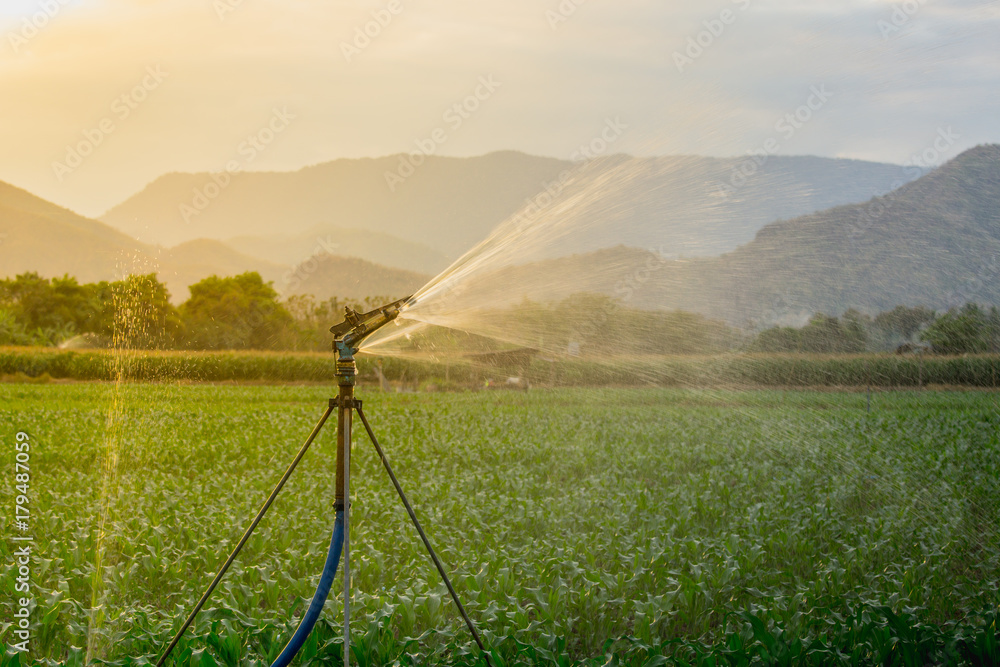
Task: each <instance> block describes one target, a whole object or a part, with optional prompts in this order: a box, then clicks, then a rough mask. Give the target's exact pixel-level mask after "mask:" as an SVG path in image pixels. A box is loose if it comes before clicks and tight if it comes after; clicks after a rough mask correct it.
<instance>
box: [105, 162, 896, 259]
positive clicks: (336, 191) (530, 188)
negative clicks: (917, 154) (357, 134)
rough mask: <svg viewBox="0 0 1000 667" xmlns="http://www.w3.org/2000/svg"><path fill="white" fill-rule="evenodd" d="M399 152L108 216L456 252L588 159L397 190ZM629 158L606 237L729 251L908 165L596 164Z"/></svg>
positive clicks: (445, 167)
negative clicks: (626, 232)
mask: <svg viewBox="0 0 1000 667" xmlns="http://www.w3.org/2000/svg"><path fill="white" fill-rule="evenodd" d="M404 159H405V158H404V157H403V156H399V155H396V156H390V157H384V158H377V159H360V160H347V159H345V160H336V161H333V162H328V163H324V164H320V165H316V166H312V167H307V168H304V169H301V170H299V171H296V172H280V173H279V172H250V173H243V174H236V175H234V176H232V177H231V180H230V181H229V182H228V183H227V184H226V185H225V187H220V186H219V185H218V184H217V183H216V182H214V181H213V177H212V176H211V175H210V174H168V175H166V176H163V177H161V178H159V179H157V180H156V181H154V182H152V183H150V184H149V185H148V186H146V188H145V189H143V190H142V191H141V192H139V193H137V194H136V195H134V196H133V197H131V198H129V199H128V200H126V201H125V202H123V203H121V204H119V205H118V206H116V207H114V208H112V209H111V210H109V211H108V212H107V213H105V214H104V215H103V216H102V217H101V219H102V220H103V221H105V222H107V223H109V224H111V225H114V226H115V227H117V228H118V229H121V230H123V231H125V232H127V233H129V234H132V235H135V236H136V237H137V238H140V239H142V240H144V241H147V242H156V243H163V244H174V243H179V242H182V241H185V240H190V239H193V238H199V237H207V238H216V239H231V238H235V237H248V236H256V237H262V238H264V239H270V238H273V237H274V236H275V235H278V234H281V235H289V236H301V235H307V233H308V232H309V231H310V230H313V229H315V228H317V227H323V228H330V227H336V228H344V229H354V230H363V231H365V232H377V233H379V234H389V235H392V236H394V237H397V238H398V239H403V240H405V241H409V242H412V243H418V244H420V245H422V246H425V247H428V248H430V249H432V250H433V251H434V252H436V253H439V254H441V255H444V256H446V257H447V258H450V259H454V258H456V257H457V256H458V255H459V254H461V253H462V252H464V251H465V250H467V249H469V248H470V247H472V246H473V245H474V244H475V243H477V242H478V241H480V240H481V239H483V238H484V237H486V236H487V234H488V233H489V232H490V231H491V230H492V229H493V228H494V227H495V226H497V225H498V224H499V223H500V222H502V221H503V220H505V219H507V218H508V217H510V216H511V215H513V214H515V213H517V212H518V211H519V210H521V209H522V208H523V207H525V206H526V204H527V203H528V202H529V201H535V202H537V203H542V204H544V203H545V202H546V201H547V200H548V199H549V198H550V197H549V195H550V194H555V195H557V196H558V194H559V190H560V186H559V183H560V175H561V174H563V173H565V172H566V171H567V170H572V169H575V168H579V165H575V164H573V163H570V162H565V161H561V160H555V159H550V158H542V157H534V156H529V155H525V154H523V153H517V152H499V153H491V154H489V155H484V156H481V157H474V158H450V157H435V156H431V157H428V158H426V161H425V162H424V164H422V165H421V166H420V167H417V168H415V169H414V170H413V174H412V175H411V176H409V177H408V178H406V179H405V180H404V181H403V182H401V183H399V182H395V183H394V184H393V185H394V189H390V185H389V184H388V183H387V179H386V174H387V173H390V174H391V173H398V171H399V168H400V164H401V161H402V160H404ZM622 161H631V162H632V165H631V167H630V168H631V171H633V172H634V174H635V175H634V177H633V178H632V179H631V180H630V181H629V182H628V183H618V184H617V185H616V186H615V187H613V188H607V189H600V190H595V191H594V192H593V193H592V195H593V196H594V197H595V198H599V199H600V200H601V210H602V211H604V212H607V211H615V215H618V216H621V218H622V222H623V226H625V227H627V228H628V229H630V230H632V233H631V235H630V236H629V238H624V239H605V240H603V243H604V244H605V245H606V246H609V247H610V246H613V245H615V244H616V243H622V242H624V243H626V244H627V245H631V246H635V247H660V246H661V245H663V244H666V245H667V246H669V247H670V248H672V250H673V252H674V254H682V255H688V256H704V255H714V254H719V253H722V252H726V251H728V250H732V249H733V248H735V247H737V246H738V245H739V244H740V243H745V242H747V241H749V240H751V239H752V238H753V235H754V234H755V233H756V231H757V230H758V229H760V228H761V227H763V226H764V225H765V224H767V223H770V222H773V221H775V220H778V219H782V218H790V217H794V216H798V215H802V214H805V213H811V212H814V211H817V210H822V209H825V208H829V207H831V206H836V205H840V204H845V203H853V202H860V201H865V200H867V199H869V198H871V197H872V196H873V195H875V194H879V193H883V192H887V191H888V190H890V189H892V188H893V187H897V186H898V185H900V184H902V183H903V182H905V181H906V180H908V177H907V174H906V173H905V172H904V169H903V168H902V167H898V166H894V165H888V164H881V163H872V162H862V161H857V160H838V159H827V158H817V157H781V156H770V157H768V158H767V159H766V160H764V159H760V158H758V159H757V160H756V161H755V159H754V158H751V157H741V158H727V159H722V158H705V157H690V156H682V157H661V158H628V157H625V156H614V157H608V158H603V159H601V160H598V161H597V163H596V164H597V165H598V166H601V165H608V166H609V167H612V168H613V167H614V166H615V165H620V164H621V163H622ZM404 173H405V172H404ZM745 174H750V175H749V176H745ZM216 178H217V179H219V181H220V182H222V183H225V181H226V178H225V177H219V176H217V177H216ZM209 195H214V197H213V198H209ZM536 196H537V199H535V198H536ZM199 207H201V209H199ZM380 238H384V237H380ZM592 240H596V239H592ZM267 243H268V242H267V240H263V241H251V240H249V239H245V238H241V240H240V242H239V246H238V247H239V248H241V249H244V250H250V249H251V248H256V247H259V245H260V244H265V245H266V244H267ZM305 245H306V246H307V247H308V246H309V245H310V243H309V242H306V243H305ZM313 245H315V242H314V243H313ZM359 245H363V246H365V253H367V254H364V253H362V251H361V250H357V251H356V252H355V251H353V250H352V251H351V252H350V253H339V254H357V255H358V256H361V257H364V258H366V259H371V260H375V261H379V262H385V263H389V264H391V265H393V266H399V267H405V268H410V269H418V270H432V267H436V266H438V265H437V264H435V263H433V262H429V263H427V264H426V265H419V266H418V265H414V264H408V265H403V264H399V263H395V262H390V261H389V259H388V258H387V257H386V256H383V255H376V254H373V252H372V251H371V247H372V246H378V245H379V242H378V241H372V242H370V243H365V244H359ZM300 248H301V246H300ZM296 252H298V249H297V250H296ZM307 252H308V250H307ZM268 258H269V259H272V260H274V259H277V255H268ZM421 261H423V260H421ZM422 267H426V268H422Z"/></svg>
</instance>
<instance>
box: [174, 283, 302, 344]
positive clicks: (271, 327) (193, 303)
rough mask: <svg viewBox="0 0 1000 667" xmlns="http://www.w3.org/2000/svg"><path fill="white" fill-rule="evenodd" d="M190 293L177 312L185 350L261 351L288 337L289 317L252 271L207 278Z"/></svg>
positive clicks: (192, 288) (282, 341) (269, 285)
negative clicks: (183, 335) (182, 327)
mask: <svg viewBox="0 0 1000 667" xmlns="http://www.w3.org/2000/svg"><path fill="white" fill-rule="evenodd" d="M190 289H191V297H190V298H189V299H188V300H187V301H185V302H184V303H183V304H182V305H181V308H180V313H181V318H182V321H183V323H184V327H185V330H186V335H185V342H186V344H187V346H189V347H193V348H198V349H216V350H236V349H255V350H264V349H271V348H275V347H280V346H281V345H282V344H283V343H284V342H286V341H287V339H288V337H289V335H290V333H291V327H292V317H291V315H289V314H288V311H287V310H285V308H284V307H283V306H282V305H281V304H280V303H278V293H277V292H275V291H274V288H273V287H272V284H271V283H270V282H267V283H265V282H264V281H263V280H262V279H261V277H260V274H258V273H257V272H255V271H252V272H248V273H243V274H241V275H238V276H233V277H229V278H219V277H218V276H209V277H208V278H205V279H204V280H202V281H201V282H199V283H196V284H194V285H192V286H191V288H190Z"/></svg>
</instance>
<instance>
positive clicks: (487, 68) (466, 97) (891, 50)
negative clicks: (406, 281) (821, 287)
mask: <svg viewBox="0 0 1000 667" xmlns="http://www.w3.org/2000/svg"><path fill="white" fill-rule="evenodd" d="M379 20H381V23H379V22H377V21H379ZM366 28H367V30H368V32H369V33H370V34H371V35H373V36H370V37H369V36H364V37H359V35H363V33H364V31H365V29H366ZM998 36H1000V2H997V1H993V2H972V1H952V2H945V1H942V0H925V1H924V2H918V0H907V2H905V3H904V2H899V3H891V2H883V1H879V0H836V1H834V0H797V1H791V0H785V1H782V0H708V1H706V0H698V1H697V2H696V1H694V0H683V1H677V2H640V1H638V0H576V2H574V0H562V2H560V1H559V0H540V1H537V0H532V1H528V0H488V1H478V2H472V1H469V0H392V1H391V2H390V1H389V0H385V1H380V0H376V1H372V2H346V1H340V0H323V1H320V0H189V1H187V2H181V1H170V0H2V1H0V118H2V123H0V145H2V146H3V148H2V150H0V180H3V181H6V182H9V183H12V184H14V185H17V186H19V187H23V188H26V189H28V190H30V191H31V192H33V193H35V194H38V195H40V196H42V197H45V198H46V199H49V200H52V201H54V202H56V203H59V204H61V205H64V206H67V207H69V208H72V209H74V210H76V211H79V212H81V213H84V214H87V215H92V216H94V215H99V214H100V213H102V212H104V211H105V210H106V209H107V208H109V207H111V206H113V205H114V204H117V203H119V202H120V201H121V200H123V199H125V198H126V197H128V196H129V195H131V194H133V193H134V192H136V191H137V190H139V189H141V188H142V187H143V186H144V185H145V184H146V183H148V182H149V181H151V180H153V179H155V178H156V177H158V176H160V175H161V174H164V173H167V172H170V171H217V170H221V169H223V168H224V167H225V165H226V163H227V162H229V161H231V160H234V159H236V160H239V161H240V163H241V166H242V167H243V168H245V169H251V170H292V169H297V168H299V167H302V166H305V165H309V164H314V163H317V162H322V161H326V160H332V159H336V158H342V157H352V158H354V157H375V156H382V155H388V154H393V153H399V152H404V151H406V152H409V151H414V150H417V143H416V142H422V144H423V145H424V146H428V145H430V144H429V143H428V142H429V141H431V139H430V137H431V136H432V133H433V132H434V131H435V130H436V129H440V130H441V131H442V132H441V133H439V134H438V137H439V138H440V137H442V136H443V137H444V140H443V141H436V142H433V143H434V152H436V153H437V154H442V155H455V156H468V155H478V154H482V153H486V152H489V151H494V150H503V149H515V150H521V151H525V152H528V153H533V154H538V155H550V156H556V157H562V158H569V157H571V156H573V157H579V155H580V154H579V153H578V149H579V147H580V146H586V145H589V144H591V142H592V141H594V140H595V139H597V138H598V137H600V136H601V133H602V131H603V129H604V128H605V127H606V126H607V124H608V123H609V122H616V123H618V124H619V125H620V126H624V129H623V131H622V132H621V133H620V136H619V137H617V140H616V141H615V142H614V145H613V146H610V147H609V148H608V150H609V151H614V152H628V153H631V154H636V155H668V154H681V153H688V154H702V155H718V156H728V155H738V154H742V153H744V152H746V151H753V150H760V149H761V147H762V146H763V145H764V144H765V142H767V141H768V140H769V139H773V140H775V142H776V143H777V144H778V145H779V149H778V152H780V153H783V154H817V155H824V156H842V157H854V158H863V159H871V160H882V161H888V162H896V163H904V162H906V161H908V160H909V159H910V158H911V156H913V155H921V154H924V153H927V155H928V156H930V157H935V154H936V157H937V161H942V160H946V159H948V158H950V157H953V156H954V155H956V154H957V153H958V152H960V151H961V150H962V149H964V148H967V147H969V146H972V145H975V144H979V143H985V142H998V141H1000V37H998ZM698 42H700V43H701V45H698ZM817 91H819V92H817ZM477 95H478V97H477ZM123 96H124V97H123ZM808 104H812V107H813V108H812V109H809V108H808V106H805V107H804V108H805V109H806V110H805V111H803V109H802V108H801V107H803V105H808ZM454 105H459V107H460V108H459V109H455V108H454ZM449 110H450V111H449ZM796 112H798V113H799V119H798V120H796V121H795V122H792V120H794V118H795V117H794V114H795V113H796ZM786 114H793V117H792V119H786V121H785V123H784V124H783V125H782V124H781V122H780V121H781V120H782V118H783V117H784V116H785V115H786ZM803 118H805V119H806V120H805V121H803V120H802V119H803ZM779 126H780V128H781V129H779ZM789 127H792V128H793V131H789V130H788V129H787V128H789ZM945 134H947V136H949V137H951V139H950V140H949V141H948V142H943V141H940V140H939V138H940V137H941V136H944V135H945ZM249 136H255V137H256V138H257V146H256V147H252V146H250V145H249V144H247V143H246V142H247V138H248V137H249ZM936 140H937V141H938V148H937V149H935V148H934V146H935V141H936ZM81 143H82V144H83V147H82V152H86V153H87V155H85V156H83V155H81V156H79V159H77V158H72V157H70V155H69V153H72V152H74V150H75V149H74V147H78V146H80V145H81ZM599 143H600V142H598V144H599ZM945 144H947V145H945ZM772 145H773V144H772ZM88 147H89V148H88ZM938 149H941V150H938ZM251 156H252V157H251ZM74 162H75V166H72V165H71V164H70V163H74ZM60 165H61V166H60Z"/></svg>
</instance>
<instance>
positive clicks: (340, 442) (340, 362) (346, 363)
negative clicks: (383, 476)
mask: <svg viewBox="0 0 1000 667" xmlns="http://www.w3.org/2000/svg"><path fill="white" fill-rule="evenodd" d="M406 301H407V299H401V300H400V301H397V302H395V303H392V304H389V305H388V306H383V307H382V308H379V309H375V310H373V311H372V312H370V313H365V314H363V315H362V314H359V313H357V312H355V311H353V310H351V309H347V315H346V319H345V321H344V322H343V323H342V324H340V325H337V326H334V327H332V328H331V330H330V331H331V332H332V333H334V334H335V335H336V336H337V338H336V339H335V341H334V349H335V350H336V351H337V385H338V388H339V392H338V395H337V398H331V399H330V404H329V406H328V407H327V409H326V412H324V414H323V416H322V417H321V418H320V420H319V423H317V424H316V426H315V428H313V430H312V432H311V433H310V434H309V437H308V438H307V439H306V441H305V443H304V444H303V445H302V447H301V449H299V452H298V454H296V456H295V458H294V459H293V460H292V462H291V464H290V465H289V466H288V468H287V469H286V470H285V473H284V475H282V476H281V479H280V480H279V481H278V484H277V485H276V486H275V487H274V490H273V491H272V492H271V495H270V496H268V498H267V500H266V501H265V502H264V505H263V506H262V507H261V509H260V511H258V512H257V516H256V517H254V519H253V521H252V522H251V523H250V526H249V527H248V528H247V530H246V532H244V534H243V537H242V538H240V541H239V542H238V543H237V545H236V547H235V548H234V549H233V551H232V553H230V554H229V557H228V558H227V559H226V562H225V563H223V565H222V567H221V568H220V569H219V572H218V574H216V575H215V578H214V579H213V580H212V583H211V584H210V585H209V587H208V589H207V590H206V591H205V593H204V595H202V597H201V599H200V600H199V601H198V604H197V605H195V608H194V609H193V610H192V611H191V613H190V615H189V616H188V618H187V620H186V621H185V622H184V624H183V625H182V626H181V628H180V629H179V630H178V631H177V634H176V635H174V638H173V639H172V640H171V642H170V644H169V645H168V646H167V648H166V650H165V651H164V652H163V655H161V656H160V659H159V660H158V661H157V663H156V665H157V667H162V665H163V664H164V663H165V662H166V659H167V657H168V656H169V655H170V653H171V651H173V649H174V648H175V647H176V646H177V643H178V642H179V641H180V638H181V636H182V635H183V634H184V632H185V630H187V628H188V627H190V625H191V623H193V622H194V619H195V617H196V616H197V615H198V612H199V611H201V608H202V607H203V606H204V605H205V603H206V602H207V601H208V598H209V596H211V594H212V591H214V590H215V587H216V586H217V585H218V584H219V582H220V581H222V577H223V576H224V575H225V573H226V571H227V570H228V569H229V566H230V565H232V564H233V561H235V560H236V557H237V556H238V555H239V553H240V551H241V550H242V549H243V546H244V545H245V544H246V543H247V540H249V539H250V536H251V535H252V534H253V531H254V529H256V527H257V524H259V523H260V521H261V519H263V518H264V515H265V514H266V513H267V510H268V509H269V508H270V507H271V504H272V503H273V502H274V499H275V498H277V496H278V493H279V492H280V491H281V489H282V487H283V486H284V485H285V482H287V481H288V478H289V477H291V474H292V472H294V470H295V468H296V467H297V466H298V464H299V462H300V461H301V460H302V457H303V456H305V453H306V452H307V451H308V450H309V447H310V445H312V443H313V441H314V440H315V439H316V437H317V436H318V435H319V433H320V431H321V430H322V429H323V426H324V425H325V424H326V422H327V420H328V419H329V418H330V415H331V414H333V411H334V410H336V411H337V478H336V490H335V497H334V509H335V512H336V521H335V523H334V529H333V537H332V538H331V541H330V551H329V553H328V555H327V560H326V565H325V566H324V568H323V574H322V576H321V577H320V583H319V586H318V587H317V589H316V594H315V596H314V597H313V600H312V603H311V604H310V605H309V608H308V609H307V610H306V613H305V614H304V615H303V617H302V620H301V621H300V623H299V627H298V628H297V629H296V631H295V633H294V634H293V635H292V638H291V639H290V640H289V642H288V644H287V645H286V646H285V648H284V649H283V650H282V651H281V653H280V654H279V656H278V658H277V659H276V660H275V662H274V663H273V664H272V667H286V666H287V665H288V664H289V663H290V662H291V660H292V658H294V657H295V654H296V653H298V650H299V649H300V648H301V647H302V644H304V643H305V640H306V638H307V637H308V636H309V633H310V632H311V631H312V628H313V626H314V625H315V623H316V621H317V620H318V618H319V615H320V612H321V611H322V609H323V605H324V604H325V602H326V598H327V596H328V595H329V592H330V587H331V586H332V584H333V579H334V577H335V576H336V569H337V563H338V562H339V561H340V557H341V554H343V560H344V570H343V573H344V667H349V665H350V652H351V636H350V622H351V607H350V593H351V579H350V576H351V575H350V510H351V508H350V481H351V444H352V427H353V421H354V413H355V412H357V413H358V417H360V418H361V423H362V425H363V426H364V428H365V431H366V432H367V433H368V437H369V439H370V440H371V442H372V446H374V448H375V452H376V453H377V454H378V457H379V459H380V460H381V461H382V465H383V467H384V468H385V471H386V473H388V475H389V479H390V480H391V481H392V485H393V486H394V487H395V488H396V493H397V494H399V498H400V500H401V501H402V503H403V507H405V508H406V513H407V514H408V515H409V516H410V520H411V521H412V522H413V525H414V527H415V528H416V529H417V533H418V534H419V535H420V539H421V541H423V543H424V547H426V549H427V552H428V554H429V555H430V557H431V560H433V561H434V566H435V567H436V568H437V571H438V574H440V575H441V579H442V580H443V581H444V583H445V586H447V588H448V593H449V594H450V595H451V598H452V600H453V601H454V602H455V606H456V607H457V608H458V611H459V613H460V614H461V615H462V619H463V620H464V621H465V624H466V625H467V626H468V628H469V632H470V633H471V634H472V638H473V640H475V642H476V644H477V645H478V646H479V649H480V650H481V651H482V652H483V656H484V657H485V659H486V663H487V664H488V665H489V666H490V667H492V666H493V662H492V660H491V659H490V654H489V652H488V651H487V650H486V647H485V645H484V644H483V641H482V639H481V638H480V636H479V633H478V632H477V631H476V626H475V625H474V624H473V622H472V619H470V618H469V615H468V613H467V612H466V611H465V607H464V606H463V605H462V602H461V600H459V598H458V593H457V592H456V591H455V587H454V586H452V583H451V580H450V579H449V578H448V574H447V573H446V572H445V569H444V565H443V564H442V563H441V559H440V558H438V555H437V553H436V552H435V551H434V548H433V547H432V546H431V543H430V540H429V539H428V538H427V534H426V533H425V532H424V529H423V527H422V526H421V525H420V521H419V520H418V519H417V515H416V514H415V513H414V511H413V507H412V506H411V505H410V501H409V500H408V499H407V497H406V494H405V493H404V492H403V488H402V487H401V486H400V484H399V480H398V479H397V478H396V474H395V473H394V472H393V470H392V466H391V465H390V464H389V460H388V459H387V458H386V456H385V452H384V451H382V446H381V445H380V444H379V442H378V438H377V437H376V436H375V432H374V431H373V430H372V427H371V424H369V422H368V418H367V417H365V413H364V410H363V409H362V403H361V401H360V400H358V399H356V398H355V397H354V387H355V384H356V378H357V374H358V369H357V363H356V362H355V360H354V355H355V354H356V353H357V352H358V347H357V346H358V345H360V342H361V340H363V339H364V338H365V337H367V336H369V335H370V334H371V333H373V332H374V331H375V330H377V329H378V328H380V327H382V326H384V325H385V324H388V323H389V322H391V321H392V320H393V319H395V318H396V317H397V316H398V315H399V308H400V306H401V305H402V304H403V303H405V302H406Z"/></svg>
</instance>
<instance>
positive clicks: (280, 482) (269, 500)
mask: <svg viewBox="0 0 1000 667" xmlns="http://www.w3.org/2000/svg"><path fill="white" fill-rule="evenodd" d="M332 412H333V406H332V405H331V406H330V407H328V408H327V409H326V412H324V413H323V416H322V417H321V418H320V420H319V423H318V424H316V427H315V428H314V429H313V430H312V433H310V434H309V437H308V438H307V439H306V441H305V444H303V445H302V447H301V448H300V449H299V453H298V454H296V455H295V458H294V459H293V460H292V462H291V464H289V466H288V468H287V469H286V470H285V474H284V475H282V476H281V479H280V480H278V484H277V486H275V487H274V490H273V491H271V495H270V496H268V497H267V500H266V501H265V502H264V506H263V507H261V508H260V511H259V512H257V516H256V517H254V520H253V522H252V523H251V524H250V527H249V528H247V529H246V532H245V533H243V537H242V538H240V541H239V543H238V544H237V545H236V548H235V549H233V552H232V553H231V554H229V558H227V559H226V562H225V563H224V564H223V565H222V567H221V568H220V569H219V573H218V574H216V575H215V579H213V580H212V583H211V584H210V585H209V587H208V590H207V591H205V594H204V595H202V596H201V599H200V600H198V604H197V605H195V608H194V609H193V610H192V611H191V614H190V615H189V616H188V617H187V620H186V621H184V625H182V626H181V629H180V630H178V631H177V634H176V635H174V638H173V639H172V640H171V641H170V644H169V645H168V646H167V648H166V650H165V651H164V652H163V655H161V656H160V659H159V660H157V661H156V667H162V665H163V663H164V662H166V660H167V657H168V656H169V655H170V653H171V652H172V651H173V650H174V648H175V647H176V646H177V642H179V641H180V640H181V635H183V634H184V631H185V630H187V629H188V627H189V626H190V625H191V623H193V622H194V617H195V616H197V615H198V612H199V611H201V608H202V607H204V606H205V603H206V602H208V598H209V596H210V595H211V594H212V591H214V590H215V587H216V586H218V585H219V582H220V581H222V577H223V575H225V574H226V570H228V569H229V566H230V565H232V564H233V561H234V560H236V556H238V555H239V553H240V551H241V550H242V549H243V545H245V544H246V543H247V540H249V539H250V536H251V535H252V534H253V531H254V529H255V528H256V527H257V524H259V523H260V520H261V519H263V518H264V515H265V514H267V510H268V509H269V508H270V507H271V503H273V502H274V499H275V498H277V497H278V493H279V492H280V491H281V488H282V487H283V486H284V485H285V482H287V481H288V478H289V477H291V476H292V473H293V472H294V471H295V468H296V466H298V465H299V461H301V460H302V457H303V456H305V455H306V452H307V451H309V446H310V445H312V443H313V440H315V439H316V436H318V435H319V432H320V430H321V429H322V428H323V424H325V423H326V420H327V419H328V418H329V417H330V414H331V413H332Z"/></svg>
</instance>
